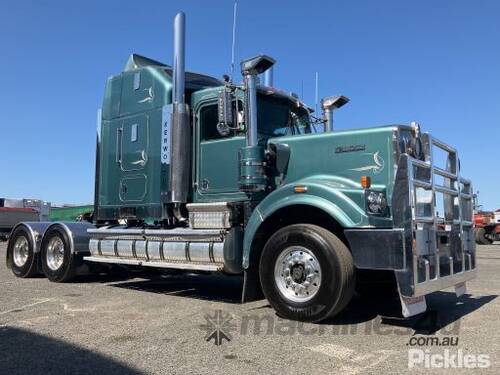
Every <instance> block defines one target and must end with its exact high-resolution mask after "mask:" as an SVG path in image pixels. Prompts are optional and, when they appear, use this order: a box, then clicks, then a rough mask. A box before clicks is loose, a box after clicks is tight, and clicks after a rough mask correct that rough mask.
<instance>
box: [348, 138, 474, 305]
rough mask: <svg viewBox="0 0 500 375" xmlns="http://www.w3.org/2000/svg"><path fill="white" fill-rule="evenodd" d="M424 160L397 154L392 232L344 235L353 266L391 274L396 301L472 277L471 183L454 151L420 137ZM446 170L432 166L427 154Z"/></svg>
mask: <svg viewBox="0 0 500 375" xmlns="http://www.w3.org/2000/svg"><path fill="white" fill-rule="evenodd" d="M422 139H423V144H424V148H425V149H426V155H428V157H427V158H426V160H425V161H421V160H417V159H414V158H412V157H410V156H408V155H407V154H402V155H401V156H400V159H399V163H398V171H397V174H396V180H395V185H394V192H393V199H392V215H393V220H394V228H393V229H348V230H346V231H345V235H346V238H347V240H348V242H349V245H350V248H351V251H352V254H353V259H354V263H355V265H356V267H358V268H363V269H376V270H377V269H378V270H394V271H395V274H396V279H397V282H398V286H399V291H400V294H401V297H402V298H405V297H411V298H414V297H422V296H425V295H426V294H429V293H432V292H435V291H438V290H442V289H445V288H448V287H452V286H455V287H457V289H460V290H463V288H462V285H463V283H464V282H465V281H467V280H470V279H472V278H474V277H475V276H476V273H477V270H476V248H475V246H476V245H475V239H474V232H473V230H474V228H473V221H472V186H471V182H470V181H468V180H466V179H464V178H462V177H460V175H459V167H458V156H457V152H456V150H455V149H454V148H452V147H450V146H448V145H446V144H444V143H442V142H440V141H438V140H436V139H433V138H431V136H430V135H428V134H424V135H422ZM436 148H437V149H439V150H440V151H441V152H443V151H444V153H445V154H446V160H447V161H446V167H443V168H441V167H438V166H436V165H434V163H433V150H434V149H436Z"/></svg>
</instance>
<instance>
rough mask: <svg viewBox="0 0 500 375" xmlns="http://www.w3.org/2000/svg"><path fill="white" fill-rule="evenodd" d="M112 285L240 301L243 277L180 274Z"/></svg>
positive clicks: (191, 296)
mask: <svg viewBox="0 0 500 375" xmlns="http://www.w3.org/2000/svg"><path fill="white" fill-rule="evenodd" d="M112 286H113V287H117V288H125V289H133V290H138V291H143V292H149V293H158V294H166V295H175V296H180V297H188V298H195V299H201V300H209V301H218V302H225V303H240V302H241V291H242V289H243V278H242V277H239V276H224V275H205V274H179V275H163V276H156V277H152V278H149V279H147V280H143V279H141V280H132V281H126V282H120V283H115V284H112Z"/></svg>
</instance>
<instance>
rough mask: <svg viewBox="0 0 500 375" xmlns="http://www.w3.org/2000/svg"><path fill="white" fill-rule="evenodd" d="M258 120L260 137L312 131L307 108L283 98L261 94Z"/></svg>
mask: <svg viewBox="0 0 500 375" xmlns="http://www.w3.org/2000/svg"><path fill="white" fill-rule="evenodd" d="M257 121H258V124H259V125H258V127H259V130H258V132H259V137H260V138H270V137H280V136H284V135H294V134H305V133H310V132H311V128H310V121H309V113H308V112H307V111H306V109H305V108H303V107H297V106H296V105H295V104H293V103H291V102H290V101H289V100H286V99H282V98H275V97H272V96H262V95H259V96H258V106H257Z"/></svg>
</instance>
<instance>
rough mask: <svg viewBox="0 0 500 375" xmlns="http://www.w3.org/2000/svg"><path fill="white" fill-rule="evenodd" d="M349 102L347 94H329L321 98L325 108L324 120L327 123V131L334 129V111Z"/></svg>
mask: <svg viewBox="0 0 500 375" xmlns="http://www.w3.org/2000/svg"><path fill="white" fill-rule="evenodd" d="M348 102H349V98H348V97H346V96H343V95H341V96H328V97H326V98H323V99H322V100H321V107H322V108H323V121H324V123H325V133H330V132H332V131H333V111H334V110H335V109H337V108H340V107H342V106H343V105H344V104H347V103H348Z"/></svg>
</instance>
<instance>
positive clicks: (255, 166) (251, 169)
mask: <svg viewBox="0 0 500 375" xmlns="http://www.w3.org/2000/svg"><path fill="white" fill-rule="evenodd" d="M274 63H275V60H274V59H272V58H270V57H269V56H265V55H258V56H255V57H252V58H250V59H247V60H243V61H242V62H241V74H242V75H243V81H244V85H245V125H246V132H247V144H246V147H242V148H241V149H240V154H239V162H240V180H239V185H240V189H241V190H242V191H244V192H246V193H250V194H251V193H255V192H259V191H262V190H264V189H265V188H266V183H267V180H266V175H265V168H264V148H263V147H262V145H259V139H258V126H257V76H258V75H259V74H262V73H264V72H265V71H267V70H269V69H270V68H271V67H272V66H273V65H274Z"/></svg>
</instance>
